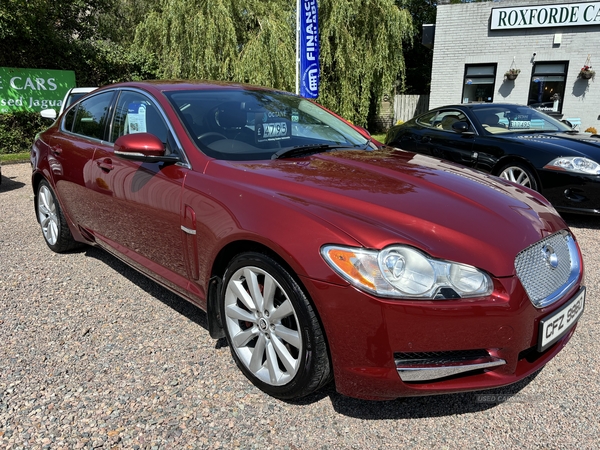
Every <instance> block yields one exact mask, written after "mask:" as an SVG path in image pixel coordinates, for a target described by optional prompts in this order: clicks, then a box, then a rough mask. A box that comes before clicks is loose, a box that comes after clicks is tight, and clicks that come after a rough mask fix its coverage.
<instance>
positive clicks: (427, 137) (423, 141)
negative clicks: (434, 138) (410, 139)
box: [421, 136, 431, 144]
mask: <svg viewBox="0 0 600 450" xmlns="http://www.w3.org/2000/svg"><path fill="white" fill-rule="evenodd" d="M421 142H422V143H424V144H428V143H430V142H431V138H430V137H429V136H423V137H422V138H421Z"/></svg>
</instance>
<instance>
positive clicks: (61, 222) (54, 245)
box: [37, 180, 81, 253]
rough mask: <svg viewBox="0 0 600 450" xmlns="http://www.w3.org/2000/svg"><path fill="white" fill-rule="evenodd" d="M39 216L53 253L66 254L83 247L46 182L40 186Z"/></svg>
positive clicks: (38, 196)
mask: <svg viewBox="0 0 600 450" xmlns="http://www.w3.org/2000/svg"><path fill="white" fill-rule="evenodd" d="M37 216H38V222H39V223H40V226H41V227H42V234H43V235H44V239H45V241H46V244H48V247H50V249H52V250H53V251H55V252H57V253H61V252H66V251H67V250H72V249H74V248H77V247H79V246H80V245H81V244H79V243H78V242H77V241H75V239H73V235H72V234H71V230H69V226H68V225H67V221H66V220H65V217H64V216H63V213H62V211H61V209H60V205H59V204H58V201H57V200H56V196H55V195H54V191H52V188H51V187H50V185H49V184H48V182H47V181H46V180H44V181H42V182H40V185H39V186H38V191H37Z"/></svg>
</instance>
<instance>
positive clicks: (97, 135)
mask: <svg viewBox="0 0 600 450" xmlns="http://www.w3.org/2000/svg"><path fill="white" fill-rule="evenodd" d="M113 96H114V93H113V92H104V93H101V94H99V95H96V96H94V97H92V98H90V99H87V100H86V101H84V102H82V103H80V104H79V105H78V106H76V107H74V108H73V109H71V110H69V111H68V112H67V113H66V114H65V116H64V117H63V118H62V120H61V123H60V125H59V127H60V131H59V132H58V133H53V135H52V136H51V138H50V141H49V142H47V144H48V163H49V167H50V170H51V171H52V178H53V180H54V183H55V185H56V191H57V193H58V196H59V198H60V199H61V201H62V207H63V209H64V211H65V213H66V214H67V216H68V217H69V218H70V219H71V220H73V221H74V222H75V223H76V224H77V225H78V226H80V227H82V228H84V229H88V228H90V227H92V226H93V221H94V218H95V213H94V211H93V206H92V204H93V199H92V198H91V195H92V193H91V191H90V189H89V188H90V186H91V184H92V171H91V168H92V159H93V156H94V152H95V150H96V148H97V147H98V146H99V145H102V141H103V139H104V137H105V132H106V125H107V123H108V115H109V112H110V106H111V103H112V100H113Z"/></svg>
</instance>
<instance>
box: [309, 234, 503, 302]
mask: <svg viewBox="0 0 600 450" xmlns="http://www.w3.org/2000/svg"><path fill="white" fill-rule="evenodd" d="M321 255H322V256H323V258H324V259H325V261H326V262H327V264H329V265H330V266H331V268H332V269H333V270H335V272H336V273H338V274H339V275H340V276H341V277H342V278H344V279H345V280H346V281H348V282H349V283H351V284H353V285H354V286H356V287H358V288H359V289H362V290H364V291H367V292H370V293H372V294H375V295H378V296H381V297H396V298H411V299H449V298H465V297H484V296H487V295H490V294H491V293H492V280H491V278H490V277H489V275H487V274H486V273H485V272H483V271H481V270H478V269H476V268H475V267H473V266H468V265H466V264H459V263H455V262H451V261H443V260H439V259H434V258H431V257H429V256H427V255H426V254H424V253H422V252H420V251H419V250H417V249H415V248H413V247H408V246H404V245H393V246H390V247H386V248H384V249H383V250H381V251H376V250H367V249H363V248H354V247H342V246H337V245H327V246H325V247H323V248H322V249H321Z"/></svg>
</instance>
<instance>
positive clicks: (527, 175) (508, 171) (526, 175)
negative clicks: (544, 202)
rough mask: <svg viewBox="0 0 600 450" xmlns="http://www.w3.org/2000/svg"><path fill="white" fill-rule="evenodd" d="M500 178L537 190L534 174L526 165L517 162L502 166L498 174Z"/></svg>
mask: <svg viewBox="0 0 600 450" xmlns="http://www.w3.org/2000/svg"><path fill="white" fill-rule="evenodd" d="M498 176H499V177H500V178H504V179H505V180H508V181H512V182H513V183H517V184H520V185H521V186H525V187H528V188H529V189H533V190H534V191H537V190H538V186H537V182H536V181H535V176H534V175H533V173H532V172H531V170H529V169H528V168H527V167H525V166H524V165H522V164H519V163H512V164H508V165H506V166H504V167H503V168H502V170H500V173H499V175H498Z"/></svg>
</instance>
